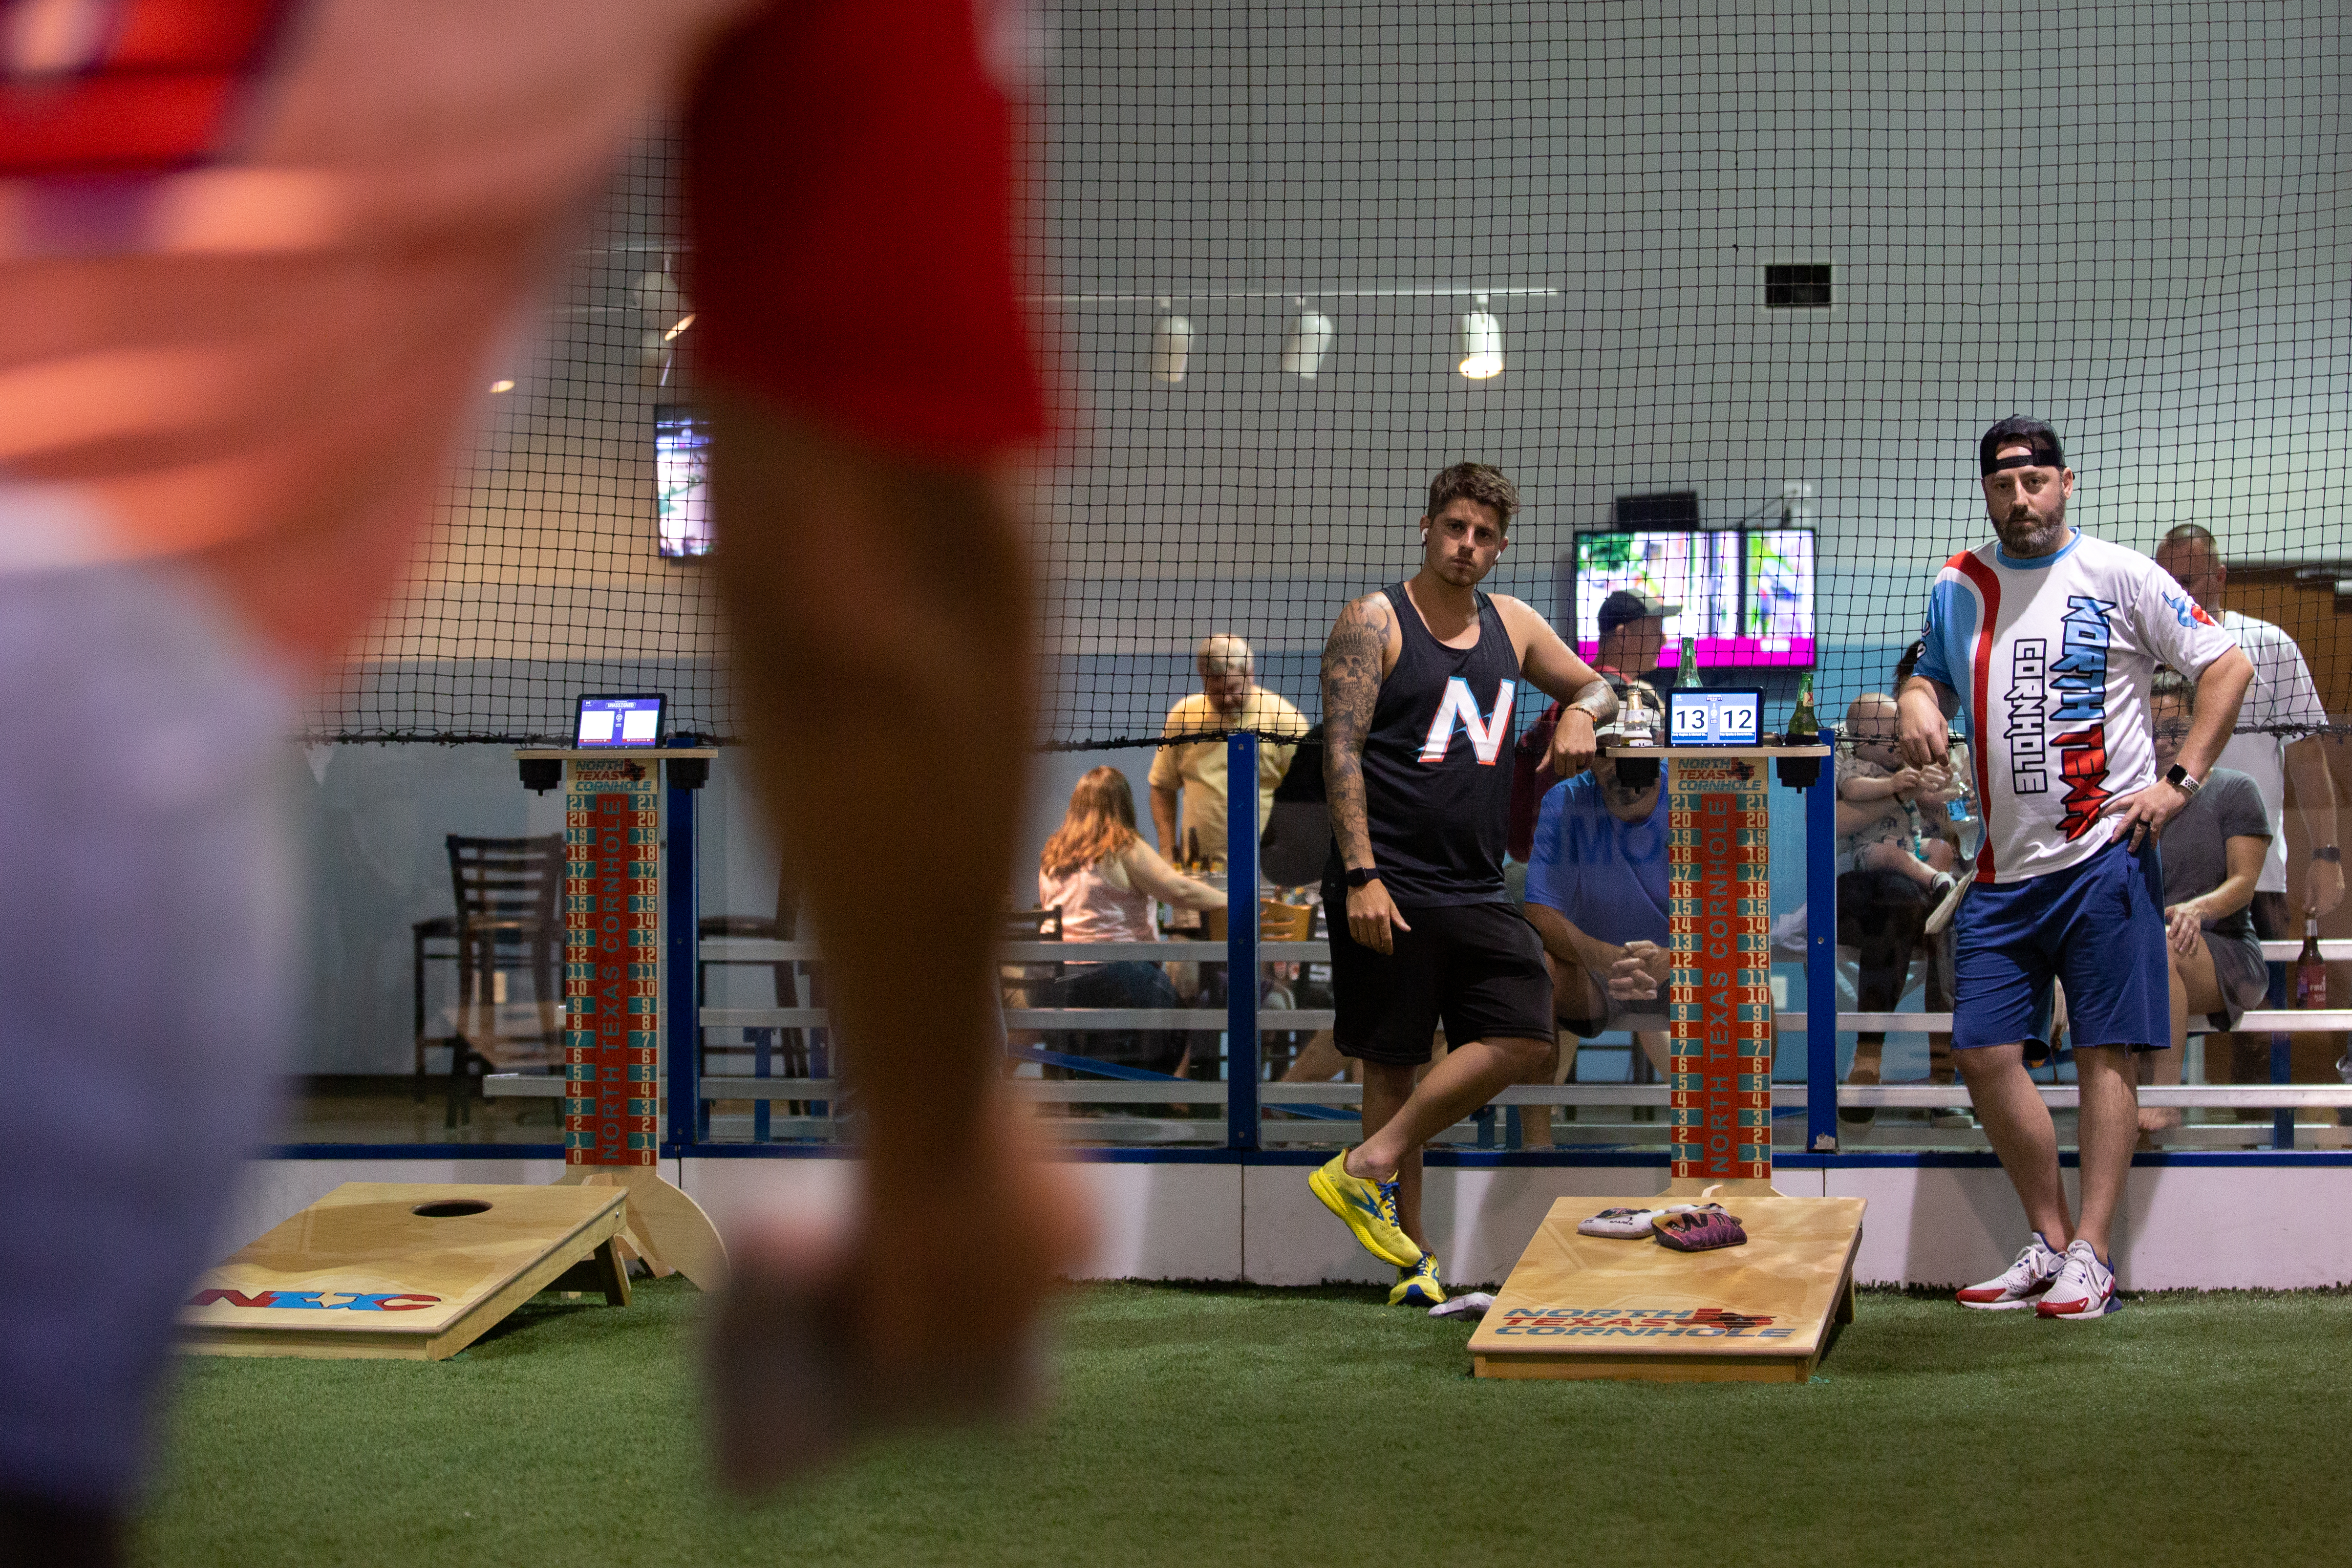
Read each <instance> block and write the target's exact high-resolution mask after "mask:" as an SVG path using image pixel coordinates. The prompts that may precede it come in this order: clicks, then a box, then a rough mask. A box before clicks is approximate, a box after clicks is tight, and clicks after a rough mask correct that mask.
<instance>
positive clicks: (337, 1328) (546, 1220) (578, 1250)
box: [180, 1182, 629, 1361]
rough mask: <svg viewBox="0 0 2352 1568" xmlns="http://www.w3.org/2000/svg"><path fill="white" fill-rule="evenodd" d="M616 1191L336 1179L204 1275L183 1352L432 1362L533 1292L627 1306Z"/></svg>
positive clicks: (623, 1192) (623, 1194) (188, 1313)
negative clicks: (583, 1295)
mask: <svg viewBox="0 0 2352 1568" xmlns="http://www.w3.org/2000/svg"><path fill="white" fill-rule="evenodd" d="M627 1206H628V1189H627V1188H625V1187H617V1186H593V1187H583V1186H563V1187H537V1186H516V1185H499V1184H467V1183H419V1182H345V1183H344V1184H342V1185H341V1186H340V1187H337V1188H336V1189H335V1190H334V1191H333V1192H331V1193H329V1194H327V1195H326V1196H325V1197H323V1198H320V1200H319V1201H318V1202H317V1203H315V1204H312V1205H310V1207H309V1208H307V1209H304V1210H303V1211H302V1212H301V1213H300V1214H298V1215H295V1216H294V1217H293V1218H291V1219H289V1220H288V1221H287V1222H286V1223H285V1224H283V1225H281V1226H278V1227H277V1228H276V1229H274V1230H272V1231H270V1232H268V1234H267V1235H265V1236H262V1237H259V1238H257V1240H255V1241H253V1242H252V1243H250V1244H249V1245H247V1246H246V1247H243V1248H241V1249H240V1250H239V1251H238V1252H237V1253H236V1255H235V1256H234V1257H232V1258H229V1259H228V1260H227V1261H226V1262H225V1263H223V1264H221V1265H220V1267H218V1268H215V1269H213V1270H212V1271H211V1272H209V1273H207V1274H206V1275H205V1277H204V1279H202V1280H201V1281H200V1282H199V1283H198V1285H197V1288H196V1290H195V1292H194V1294H193V1295H192V1296H191V1297H190V1298H189V1300H188V1304H187V1305H186V1306H185V1307H184V1308H182V1309H181V1310H180V1330H181V1335H180V1342H181V1345H182V1348H184V1349H186V1350H192V1351H200V1352H207V1353H210V1354H214V1355H294V1356H327V1357H362V1356H373V1357H387V1358H396V1359H404V1360H413V1361H440V1360H443V1359H445V1358H446V1357H449V1356H453V1355H456V1354H457V1352H459V1351H461V1350H464V1349H465V1348H466V1347H467V1345H469V1344H471V1343H473V1342H475V1341H476V1340H478V1339H479V1338H480V1337H481V1336H482V1335H483V1334H484V1333H485V1332H487V1331H488V1330H489V1328H490V1327H491V1326H492V1325H493V1324H495V1323H497V1322H498V1321H499V1320H501V1319H503V1318H504V1317H506V1315H507V1314H508V1313H509V1312H511V1311H513V1310H515V1309H516V1308H517V1307H520V1306H521V1305H522V1304H523V1303H524V1302H525V1301H528V1300H530V1299H531V1298H532V1297H533V1296H535V1295H537V1294H539V1292H541V1290H547V1289H586V1290H595V1291H600V1292H602V1293H603V1295H604V1300H606V1301H608V1302H610V1303H611V1304H612V1305H614V1306H626V1305H627V1304H628V1300H629V1281H628V1273H627V1270H626V1269H625V1268H624V1267H623V1266H622V1263H621V1260H620V1258H619V1256H618V1252H617V1249H616V1248H615V1247H614V1236H615V1234H616V1233H618V1232H619V1230H620V1228H621V1226H622V1224H623V1222H624V1220H625V1217H626V1214H627Z"/></svg>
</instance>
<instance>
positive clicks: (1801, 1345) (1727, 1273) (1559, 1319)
mask: <svg viewBox="0 0 2352 1568" xmlns="http://www.w3.org/2000/svg"><path fill="white" fill-rule="evenodd" d="M1717 1199H1718V1201H1720V1202H1722V1203H1723V1205H1724V1206H1725V1207H1727V1208H1728V1209H1730V1210H1731V1212H1732V1213H1734V1214H1736V1215H1738V1216H1739V1218H1740V1223H1741V1228H1742V1229H1744V1230H1746V1231H1747V1233H1748V1242H1747V1245H1745V1246H1743V1247H1718V1248H1717V1249H1715V1250H1714V1251H1711V1252H1676V1251H1675V1250H1674V1249H1673V1248H1672V1247H1661V1246H1659V1245H1658V1243H1657V1242H1655V1241H1654V1240H1637V1241H1620V1240H1615V1239H1612V1238H1610V1237H1595V1236H1583V1235H1580V1234H1579V1233H1578V1231H1577V1228H1576V1226H1577V1224H1578V1222H1579V1221H1580V1220H1584V1219H1587V1218H1590V1217H1591V1215H1595V1214H1598V1213H1599V1212H1600V1211H1601V1210H1602V1209H1604V1208H1646V1207H1654V1206H1655V1205H1658V1204H1661V1203H1664V1202H1665V1201H1667V1200H1666V1199H1664V1198H1662V1197H1659V1196H1656V1195H1651V1196H1648V1197H1636V1198H1561V1199H1559V1201H1557V1202H1556V1203H1554V1204H1553V1205H1552V1206H1551V1213H1549V1215H1545V1216H1544V1221H1543V1223H1542V1224H1541V1225H1540V1226H1537V1227H1536V1234H1535V1237H1534V1239H1533V1240H1531V1241H1529V1242H1528V1249H1527V1251H1526V1252H1525V1253H1524V1254H1522V1255H1521V1256H1520V1258H1519V1261H1518V1264H1517V1267H1516V1268H1513V1269H1512V1270H1511V1275H1510V1278H1509V1279H1507V1280H1505V1281H1504V1284H1503V1288H1502V1289H1500V1290H1499V1291H1497V1292H1496V1295H1495V1304H1494V1305H1493V1306H1492V1307H1490V1308H1489V1309H1487V1311H1486V1317H1485V1319H1484V1320H1483V1321H1481V1322H1480V1323H1479V1325H1478V1331H1477V1332H1475V1333H1474V1334H1472V1335H1471V1336H1470V1355H1471V1361H1472V1364H1473V1366H1474V1368H1475V1371H1476V1373H1477V1374H1478V1375H1479V1376H1480V1377H1561V1378H1633V1379H1643V1380H1647V1381H1651V1382H1658V1383H1706V1382H1740V1383H1802V1382H1804V1381H1805V1380H1806V1379H1807V1378H1809V1377H1811V1375H1812V1372H1813V1368H1814V1366H1815V1365H1816V1364H1818V1363H1819V1362H1820V1361H1821V1358H1822V1350H1823V1349H1824V1348H1826V1346H1827V1345H1828V1342H1829V1334H1830V1327H1831V1325H1832V1322H1850V1321H1853V1256H1854V1251H1855V1249H1856V1248H1857V1247H1860V1246H1861V1245H1862V1212H1863V1207H1864V1203H1863V1200H1862V1199H1860V1198H1783V1197H1767V1196H1764V1195H1761V1194H1753V1193H1740V1194H1730V1193H1723V1194H1717Z"/></svg>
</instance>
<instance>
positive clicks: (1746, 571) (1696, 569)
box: [1563, 528, 1813, 670]
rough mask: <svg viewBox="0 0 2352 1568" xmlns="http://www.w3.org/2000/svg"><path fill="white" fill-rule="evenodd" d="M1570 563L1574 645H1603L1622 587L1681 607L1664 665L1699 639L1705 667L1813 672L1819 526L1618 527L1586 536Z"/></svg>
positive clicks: (1589, 650) (1588, 648) (1587, 651)
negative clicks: (1604, 622) (1606, 614)
mask: <svg viewBox="0 0 2352 1568" xmlns="http://www.w3.org/2000/svg"><path fill="white" fill-rule="evenodd" d="M1563 564H1564V565H1565V566H1566V567H1567V569H1568V576H1569V584H1568V587H1569V595H1568V597H1569V600H1570V613H1569V616H1568V617H1567V618H1568V619H1569V620H1570V622H1571V623H1572V625H1573V630H1574V635H1573V637H1572V639H1571V640H1572V641H1573V642H1574V643H1575V645H1576V649H1577V651H1578V652H1579V653H1580V654H1581V655H1583V656H1584V657H1585V658H1593V657H1594V656H1595V655H1596V654H1597V653H1598V652H1599V651H1600V647H1601V603H1602V601H1604V600H1605V599H1607V598H1608V597H1609V595H1612V594H1613V593H1615V592H1616V591H1617V590H1619V589H1621V588H1630V589H1633V590H1634V591H1636V592H1638V593H1643V594H1647V595H1650V596H1651V597H1652V598H1654V599H1656V600H1657V601H1659V602H1660V603H1662V604H1667V605H1680V606H1681V608H1680V609H1679V610H1678V611H1676V612H1675V614H1673V615H1670V616H1667V617H1666V647H1665V651H1664V655H1663V656H1662V658H1661V659H1660V668H1664V669H1668V670H1671V669H1674V668H1677V667H1678V666H1679V665H1680V664H1681V662H1682V639H1683V638H1684V637H1695V638H1696V639H1697V642H1698V659H1699V665H1700V668H1703V669H1704V668H1717V667H1720V668H1736V669H1753V668H1771V667H1774V666H1792V667H1804V668H1810V667H1811V664H1812V663H1813V535H1812V531H1811V530H1810V529H1752V530H1742V529H1712V530H1708V529H1680V528H1676V529H1611V530H1607V531H1598V532H1591V533H1580V534H1578V535H1577V536H1576V542H1575V546H1574V548H1573V550H1572V551H1571V552H1570V556H1569V559H1568V560H1567V561H1566V562H1564V563H1563Z"/></svg>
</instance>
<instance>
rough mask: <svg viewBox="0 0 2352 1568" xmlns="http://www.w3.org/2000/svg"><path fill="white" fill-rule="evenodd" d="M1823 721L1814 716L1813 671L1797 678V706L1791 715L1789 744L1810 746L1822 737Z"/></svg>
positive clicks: (1808, 671)
mask: <svg viewBox="0 0 2352 1568" xmlns="http://www.w3.org/2000/svg"><path fill="white" fill-rule="evenodd" d="M1821 732H1822V726H1821V721H1819V720H1817V719H1815V718H1814V717H1813V672H1812V671H1811V670H1810V669H1809V670H1807V671H1805V673H1804V674H1802V675H1801V676H1799V677H1798V678H1797V707H1796V710H1795V711H1793V712H1791V713H1790V715H1789V744H1790V745H1792V746H1810V745H1811V744H1812V743H1813V742H1814V741H1816V740H1817V739H1819V738H1820V735H1821Z"/></svg>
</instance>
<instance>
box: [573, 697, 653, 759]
mask: <svg viewBox="0 0 2352 1568" xmlns="http://www.w3.org/2000/svg"><path fill="white" fill-rule="evenodd" d="M667 700H668V699H667V698H666V697H665V696H664V695H663V694H662V693H660V692H658V691H625V692H623V691H604V692H589V693H585V694H583V696H582V697H581V699H580V711H579V716H578V717H577V718H576V719H575V720H574V721H573V722H572V744H573V745H575V746H585V747H592V748H593V747H597V746H658V745H660V744H661V724H662V705H663V704H664V703H665V702H666V701H667Z"/></svg>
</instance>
